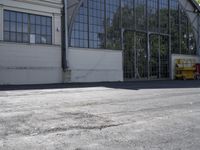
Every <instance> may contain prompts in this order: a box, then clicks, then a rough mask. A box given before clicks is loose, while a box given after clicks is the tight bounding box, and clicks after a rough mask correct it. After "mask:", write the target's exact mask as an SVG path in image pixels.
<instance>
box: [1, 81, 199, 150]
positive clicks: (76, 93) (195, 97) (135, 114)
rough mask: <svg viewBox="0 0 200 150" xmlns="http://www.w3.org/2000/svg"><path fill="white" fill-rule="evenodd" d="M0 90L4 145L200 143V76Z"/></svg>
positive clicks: (62, 148) (168, 146) (105, 147)
mask: <svg viewBox="0 0 200 150" xmlns="http://www.w3.org/2000/svg"><path fill="white" fill-rule="evenodd" d="M0 90H1V91H0V150H199V149H200V81H147V82H128V83H101V84H71V85H40V86H29V87H28V86H15V87H13V86H6V87H5V86H4V87H0Z"/></svg>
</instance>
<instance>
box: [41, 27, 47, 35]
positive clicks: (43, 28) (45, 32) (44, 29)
mask: <svg viewBox="0 0 200 150" xmlns="http://www.w3.org/2000/svg"><path fill="white" fill-rule="evenodd" d="M42 34H43V35H46V34H47V29H46V26H42Z"/></svg>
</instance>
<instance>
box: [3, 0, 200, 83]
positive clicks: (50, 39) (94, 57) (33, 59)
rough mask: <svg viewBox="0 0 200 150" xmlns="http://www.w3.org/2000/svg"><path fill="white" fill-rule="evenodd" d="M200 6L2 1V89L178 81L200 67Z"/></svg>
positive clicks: (156, 1) (171, 1)
mask: <svg viewBox="0 0 200 150" xmlns="http://www.w3.org/2000/svg"><path fill="white" fill-rule="evenodd" d="M199 13H200V9H199V5H198V4H197V3H196V2H195V1H193V0H24V1H21V0H0V84H51V83H69V82H104V81H109V82H112V81H131V80H160V79H173V78H174V72H175V60H176V59H177V58H188V59H194V60H195V61H196V62H199V61H200V16H199Z"/></svg>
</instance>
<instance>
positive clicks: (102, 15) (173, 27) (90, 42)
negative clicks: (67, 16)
mask: <svg viewBox="0 0 200 150" xmlns="http://www.w3.org/2000/svg"><path fill="white" fill-rule="evenodd" d="M122 29H124V30H134V31H136V32H137V31H138V32H144V33H147V32H155V33H156V34H166V35H168V36H171V41H172V42H171V45H170V47H171V50H172V53H176V54H191V55H194V54H196V39H195V34H194V31H193V28H192V25H191V23H190V20H189V19H188V17H187V15H186V13H185V11H184V10H183V8H182V7H181V5H180V4H179V2H178V0H85V1H84V2H83V4H82V5H81V7H80V9H79V11H78V14H77V16H76V18H75V21H74V23H73V27H72V31H70V42H69V44H70V46H71V47H80V48H102V49H122V47H123V44H124V43H123V41H122V40H123V38H124V37H122V36H123V35H122V32H121V30H122ZM169 32H170V33H169Z"/></svg>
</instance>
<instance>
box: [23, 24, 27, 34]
mask: <svg viewBox="0 0 200 150" xmlns="http://www.w3.org/2000/svg"><path fill="white" fill-rule="evenodd" d="M23 32H24V33H28V24H23Z"/></svg>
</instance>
